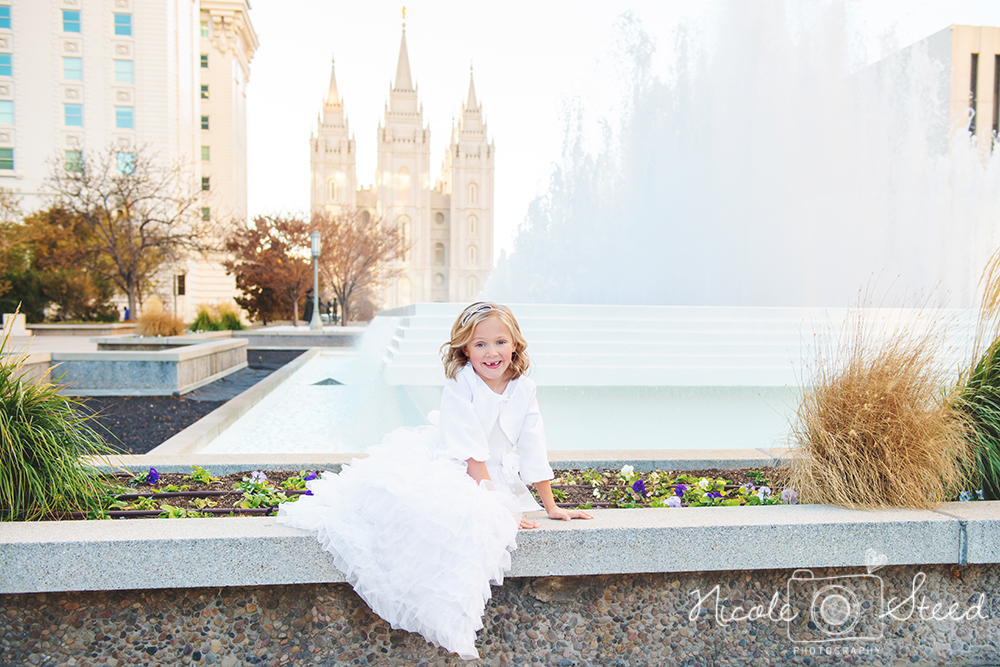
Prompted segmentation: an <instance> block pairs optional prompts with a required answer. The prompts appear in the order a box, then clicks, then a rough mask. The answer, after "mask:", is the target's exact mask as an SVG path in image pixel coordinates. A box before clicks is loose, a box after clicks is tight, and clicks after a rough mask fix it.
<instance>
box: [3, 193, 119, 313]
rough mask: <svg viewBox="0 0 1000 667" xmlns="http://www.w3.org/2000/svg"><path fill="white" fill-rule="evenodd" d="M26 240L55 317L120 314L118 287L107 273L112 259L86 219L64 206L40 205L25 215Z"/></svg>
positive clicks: (30, 260) (31, 262)
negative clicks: (40, 208) (116, 297)
mask: <svg viewBox="0 0 1000 667" xmlns="http://www.w3.org/2000/svg"><path fill="white" fill-rule="evenodd" d="M22 244H23V246H24V248H25V256H26V258H27V262H28V265H29V266H30V269H31V270H32V271H33V272H35V273H36V274H37V276H38V279H39V282H40V285H41V296H42V298H43V300H44V301H45V305H47V306H55V308H54V309H53V311H54V312H52V313H51V317H52V318H53V319H56V320H60V321H65V320H101V321H110V320H114V319H117V317H118V314H117V310H116V309H115V308H114V306H112V305H111V303H110V301H111V297H112V296H113V294H114V287H113V286H112V285H111V283H110V281H108V279H107V278H105V274H107V273H108V272H109V271H110V270H111V267H110V266H109V265H108V264H109V261H108V259H107V257H105V256H104V255H103V253H101V252H100V244H99V243H98V242H97V240H96V238H95V235H94V232H93V230H92V229H91V228H90V227H89V226H88V225H87V224H86V223H85V222H84V221H83V220H81V219H80V218H78V217H76V216H73V215H71V214H69V213H68V212H67V211H65V210H63V209H61V208H58V207H53V208H50V209H47V210H44V211H36V212H35V213H32V214H31V215H29V216H27V217H25V218H24V224H23V226H22ZM96 266H100V267H101V269H102V270H100V271H98V270H95V269H94V267H96Z"/></svg>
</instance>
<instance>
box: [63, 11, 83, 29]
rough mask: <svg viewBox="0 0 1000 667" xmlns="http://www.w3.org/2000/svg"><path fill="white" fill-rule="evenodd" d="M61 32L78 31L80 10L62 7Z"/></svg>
mask: <svg viewBox="0 0 1000 667" xmlns="http://www.w3.org/2000/svg"><path fill="white" fill-rule="evenodd" d="M62 17H63V32H80V12H78V11H71V10H69V9H64V10H63V13H62Z"/></svg>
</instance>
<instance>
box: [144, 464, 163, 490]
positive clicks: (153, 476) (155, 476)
mask: <svg viewBox="0 0 1000 667" xmlns="http://www.w3.org/2000/svg"><path fill="white" fill-rule="evenodd" d="M146 481H147V482H149V484H150V486H152V485H153V484H156V483H157V482H159V481H160V473H158V472H156V468H150V469H149V472H148V473H146Z"/></svg>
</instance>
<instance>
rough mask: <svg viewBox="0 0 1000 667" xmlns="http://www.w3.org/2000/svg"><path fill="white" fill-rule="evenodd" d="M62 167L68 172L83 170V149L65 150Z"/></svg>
mask: <svg viewBox="0 0 1000 667" xmlns="http://www.w3.org/2000/svg"><path fill="white" fill-rule="evenodd" d="M64 168H65V169H66V171H69V172H81V171H83V151H66V159H65V163H64Z"/></svg>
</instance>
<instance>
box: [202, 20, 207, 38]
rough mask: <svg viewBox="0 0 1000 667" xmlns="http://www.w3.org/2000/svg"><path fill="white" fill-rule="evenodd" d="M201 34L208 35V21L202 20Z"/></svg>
mask: <svg viewBox="0 0 1000 667" xmlns="http://www.w3.org/2000/svg"><path fill="white" fill-rule="evenodd" d="M201 36H202V37H208V21H202V22H201Z"/></svg>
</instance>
